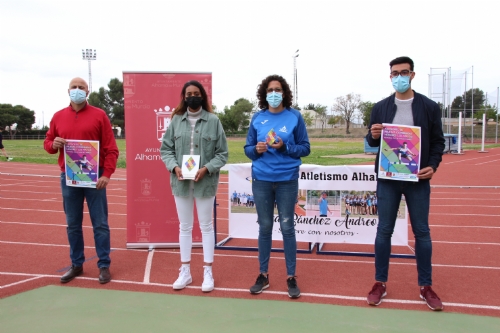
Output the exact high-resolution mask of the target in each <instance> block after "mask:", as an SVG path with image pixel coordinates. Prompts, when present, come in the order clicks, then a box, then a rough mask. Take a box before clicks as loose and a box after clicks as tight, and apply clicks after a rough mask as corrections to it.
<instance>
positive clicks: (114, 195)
mask: <svg viewBox="0 0 500 333" xmlns="http://www.w3.org/2000/svg"><path fill="white" fill-rule="evenodd" d="M0 192H8V193H30V194H44V195H47V194H50V195H57V196H59V197H60V196H61V191H58V192H35V191H15V190H0ZM106 196H107V197H108V198H110V197H113V198H126V197H127V196H126V195H116V194H109V193H107V194H106Z"/></svg>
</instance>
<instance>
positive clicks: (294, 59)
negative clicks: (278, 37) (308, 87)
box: [292, 50, 299, 106]
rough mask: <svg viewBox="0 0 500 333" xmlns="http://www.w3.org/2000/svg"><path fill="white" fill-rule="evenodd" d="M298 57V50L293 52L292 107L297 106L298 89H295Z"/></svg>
mask: <svg viewBox="0 0 500 333" xmlns="http://www.w3.org/2000/svg"><path fill="white" fill-rule="evenodd" d="M298 56H299V50H297V51H295V54H294V55H293V56H292V58H293V105H294V106H296V105H297V100H298V98H297V97H298V96H297V94H298V89H297V57H298Z"/></svg>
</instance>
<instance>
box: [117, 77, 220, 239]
mask: <svg viewBox="0 0 500 333" xmlns="http://www.w3.org/2000/svg"><path fill="white" fill-rule="evenodd" d="M190 80H197V81H199V82H200V83H201V84H202V85H203V87H204V88H205V90H206V91H207V94H208V96H209V98H210V100H211V99H212V74H211V73H175V72H169V73H160V72H123V90H124V96H125V119H126V124H125V136H126V145H127V157H126V160H127V247H128V248H141V247H150V246H153V247H178V246H179V220H178V218H177V210H176V207H175V201H174V197H173V195H172V190H171V188H170V173H169V172H168V170H167V169H166V168H165V164H164V163H163V161H162V160H161V155H160V145H161V140H162V138H163V134H164V133H165V131H166V130H167V128H168V126H169V124H170V117H171V115H172V111H173V109H174V108H175V107H176V106H177V105H178V104H179V101H180V98H181V96H180V94H181V91H182V87H183V86H184V84H185V83H186V82H187V81H190ZM193 243H194V244H196V243H201V232H200V228H199V225H198V219H197V217H196V214H195V226H194V228H193Z"/></svg>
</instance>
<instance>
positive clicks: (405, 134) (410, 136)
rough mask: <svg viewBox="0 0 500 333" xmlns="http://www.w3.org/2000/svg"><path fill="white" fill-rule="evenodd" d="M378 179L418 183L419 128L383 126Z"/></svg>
mask: <svg viewBox="0 0 500 333" xmlns="http://www.w3.org/2000/svg"><path fill="white" fill-rule="evenodd" d="M383 126H384V129H383V130H382V137H381V141H380V144H381V147H380V156H379V167H378V178H382V179H392V180H403V181H412V182H418V177H417V174H418V172H419V170H420V127H418V126H405V125H393V124H383Z"/></svg>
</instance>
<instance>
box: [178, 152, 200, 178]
mask: <svg viewBox="0 0 500 333" xmlns="http://www.w3.org/2000/svg"><path fill="white" fill-rule="evenodd" d="M199 169H200V155H183V156H182V167H181V171H182V178H183V179H194V178H195V176H196V173H197V172H198V170H199Z"/></svg>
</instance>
